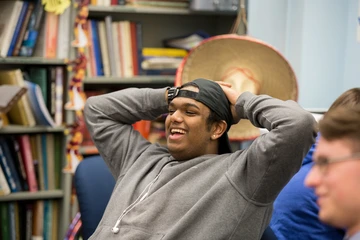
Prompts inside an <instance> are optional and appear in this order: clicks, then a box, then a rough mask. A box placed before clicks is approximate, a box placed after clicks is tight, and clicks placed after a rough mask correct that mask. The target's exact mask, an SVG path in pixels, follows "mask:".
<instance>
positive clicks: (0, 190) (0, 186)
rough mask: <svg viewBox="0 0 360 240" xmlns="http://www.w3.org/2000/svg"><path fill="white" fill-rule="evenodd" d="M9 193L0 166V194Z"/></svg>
mask: <svg viewBox="0 0 360 240" xmlns="http://www.w3.org/2000/svg"><path fill="white" fill-rule="evenodd" d="M10 193H11V190H10V187H9V184H8V182H7V180H6V177H5V173H4V171H3V169H2V168H1V166H0V196H5V195H8V194H10Z"/></svg>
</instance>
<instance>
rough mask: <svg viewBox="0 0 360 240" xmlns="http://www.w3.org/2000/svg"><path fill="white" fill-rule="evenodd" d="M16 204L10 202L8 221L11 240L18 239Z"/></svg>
mask: <svg viewBox="0 0 360 240" xmlns="http://www.w3.org/2000/svg"><path fill="white" fill-rule="evenodd" d="M15 205H16V202H8V219H9V228H10V237H9V239H15V237H16V213H15Z"/></svg>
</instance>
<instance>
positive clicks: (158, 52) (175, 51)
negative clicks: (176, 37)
mask: <svg viewBox="0 0 360 240" xmlns="http://www.w3.org/2000/svg"><path fill="white" fill-rule="evenodd" d="M187 54H188V51H186V50H185V49H180V48H149V47H145V48H143V49H142V55H143V56H144V57H178V58H183V57H185V56H186V55H187Z"/></svg>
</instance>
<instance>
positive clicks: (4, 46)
mask: <svg viewBox="0 0 360 240" xmlns="http://www.w3.org/2000/svg"><path fill="white" fill-rule="evenodd" d="M23 4H24V2H22V1H16V2H15V3H14V6H13V8H12V12H11V15H10V18H9V20H8V21H6V22H7V24H6V27H5V29H4V33H2V34H4V36H3V37H2V40H1V50H0V56H1V57H6V56H7V53H8V51H9V47H10V44H11V40H12V37H13V35H14V31H15V27H16V24H17V22H18V19H19V16H20V12H21V8H22V6H23Z"/></svg>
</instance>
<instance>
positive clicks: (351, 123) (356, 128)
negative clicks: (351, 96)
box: [319, 105, 360, 151]
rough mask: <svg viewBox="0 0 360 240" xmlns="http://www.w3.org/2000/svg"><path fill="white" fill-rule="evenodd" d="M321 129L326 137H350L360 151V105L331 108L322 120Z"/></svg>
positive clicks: (322, 134) (355, 148)
mask: <svg viewBox="0 0 360 240" xmlns="http://www.w3.org/2000/svg"><path fill="white" fill-rule="evenodd" d="M319 129H320V134H321V136H322V137H324V138H325V139H327V140H329V141H331V140H336V139H345V138H346V139H349V140H350V141H351V142H352V143H354V150H356V151H360V105H358V106H350V107H349V106H338V107H336V108H332V109H330V110H329V111H328V112H327V113H326V114H325V115H324V118H323V119H322V120H320V122H319Z"/></svg>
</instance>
